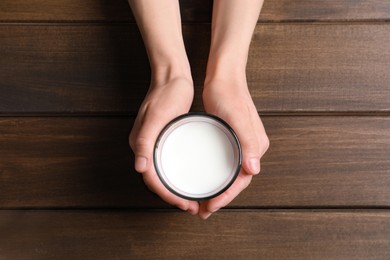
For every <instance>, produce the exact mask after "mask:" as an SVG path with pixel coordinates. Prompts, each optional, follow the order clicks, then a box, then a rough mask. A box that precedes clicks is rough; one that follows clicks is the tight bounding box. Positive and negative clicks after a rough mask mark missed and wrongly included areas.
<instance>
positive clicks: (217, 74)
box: [205, 56, 246, 86]
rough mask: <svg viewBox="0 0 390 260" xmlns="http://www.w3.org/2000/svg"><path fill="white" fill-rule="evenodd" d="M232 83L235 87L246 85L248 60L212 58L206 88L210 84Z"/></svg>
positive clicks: (226, 57) (208, 67) (208, 66)
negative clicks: (216, 82) (217, 82)
mask: <svg viewBox="0 0 390 260" xmlns="http://www.w3.org/2000/svg"><path fill="white" fill-rule="evenodd" d="M215 81H219V82H231V83H236V84H233V85H236V86H241V85H246V84H242V83H246V58H245V59H238V58H237V57H229V56H218V57H215V56H214V57H210V58H209V61H208V64H207V70H206V78H205V86H207V85H208V83H210V82H215Z"/></svg>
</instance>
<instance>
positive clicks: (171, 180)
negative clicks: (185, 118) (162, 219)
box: [161, 122, 235, 196]
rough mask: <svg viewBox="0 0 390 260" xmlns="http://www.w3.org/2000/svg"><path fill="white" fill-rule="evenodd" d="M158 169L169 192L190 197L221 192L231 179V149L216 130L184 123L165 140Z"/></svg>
mask: <svg viewBox="0 0 390 260" xmlns="http://www.w3.org/2000/svg"><path fill="white" fill-rule="evenodd" d="M161 166H162V171H163V174H164V175H165V177H166V179H167V182H168V184H169V185H171V186H172V188H173V189H175V190H177V191H178V192H181V193H184V194H187V195H191V196H192V195H194V196H197V195H205V194H209V193H213V192H215V191H218V190H221V189H222V188H223V187H224V186H225V185H226V184H227V183H229V181H230V180H231V179H232V178H231V177H232V175H233V174H234V171H235V165H234V148H233V145H232V143H231V141H230V140H229V138H228V136H227V135H226V133H225V132H223V131H222V130H221V129H220V128H219V127H218V126H216V125H214V124H211V123H209V122H187V123H185V124H183V125H180V126H179V127H177V128H176V129H174V130H173V131H172V132H171V133H170V134H169V136H168V137H167V138H166V140H165V142H164V144H163V147H162V150H161Z"/></svg>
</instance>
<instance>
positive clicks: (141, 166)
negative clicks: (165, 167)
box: [135, 156, 148, 172]
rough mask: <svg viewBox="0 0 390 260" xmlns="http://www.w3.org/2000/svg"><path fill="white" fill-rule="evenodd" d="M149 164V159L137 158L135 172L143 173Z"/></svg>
mask: <svg viewBox="0 0 390 260" xmlns="http://www.w3.org/2000/svg"><path fill="white" fill-rule="evenodd" d="M147 162H148V159H146V158H145V157H143V156H140V157H137V158H136V159H135V170H136V171H137V172H143V171H144V170H145V169H146V164H147Z"/></svg>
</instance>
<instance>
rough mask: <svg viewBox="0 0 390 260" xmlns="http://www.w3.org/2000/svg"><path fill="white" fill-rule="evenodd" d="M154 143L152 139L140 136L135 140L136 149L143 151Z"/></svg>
mask: <svg viewBox="0 0 390 260" xmlns="http://www.w3.org/2000/svg"><path fill="white" fill-rule="evenodd" d="M152 145H153V143H152V142H151V141H150V139H148V138H145V137H140V136H138V137H137V138H135V141H134V148H135V150H136V151H143V150H145V149H147V148H149V147H150V146H152Z"/></svg>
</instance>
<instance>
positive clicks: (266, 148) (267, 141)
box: [261, 136, 270, 151]
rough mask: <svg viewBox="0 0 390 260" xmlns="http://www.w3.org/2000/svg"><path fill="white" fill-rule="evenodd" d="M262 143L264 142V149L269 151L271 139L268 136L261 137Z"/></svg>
mask: <svg viewBox="0 0 390 260" xmlns="http://www.w3.org/2000/svg"><path fill="white" fill-rule="evenodd" d="M261 143H262V147H263V148H264V151H267V150H268V148H269V146H270V141H269V138H268V136H264V137H263V138H262V139H261Z"/></svg>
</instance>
